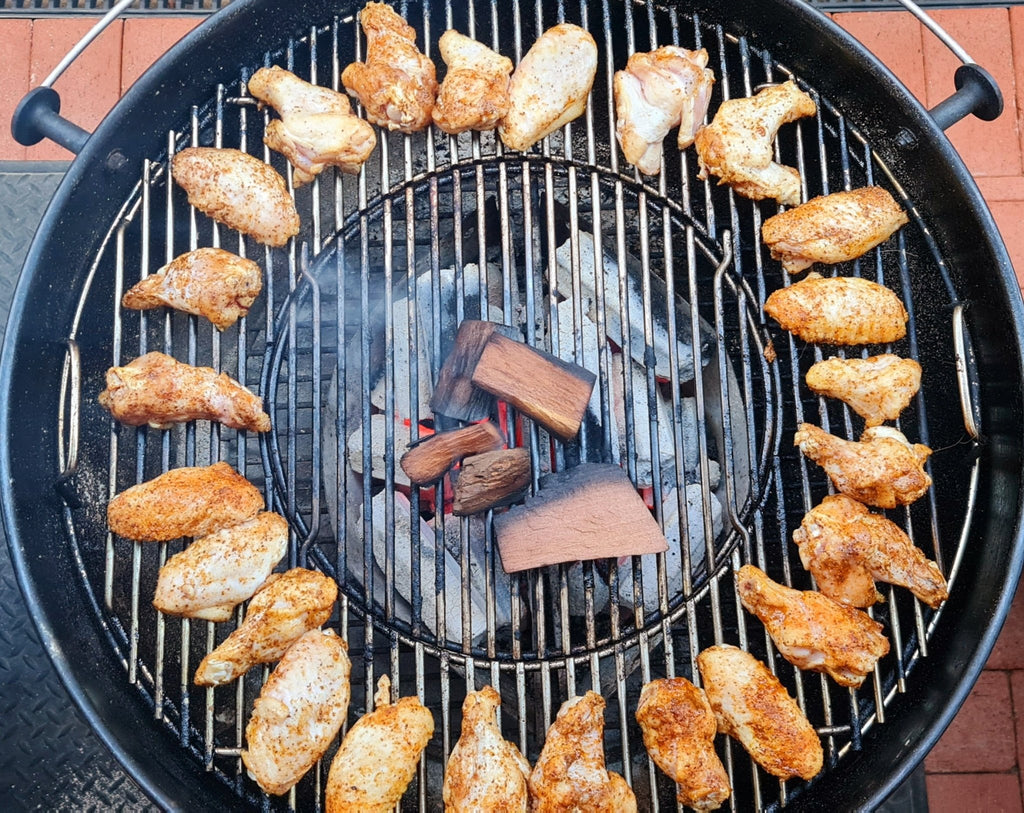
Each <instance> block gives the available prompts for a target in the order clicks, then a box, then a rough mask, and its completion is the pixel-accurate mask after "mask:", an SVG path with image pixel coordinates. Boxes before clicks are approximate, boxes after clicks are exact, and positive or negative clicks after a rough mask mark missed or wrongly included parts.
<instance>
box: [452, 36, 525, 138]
mask: <svg viewBox="0 0 1024 813" xmlns="http://www.w3.org/2000/svg"><path fill="white" fill-rule="evenodd" d="M437 47H438V48H439V49H440V51H441V58H442V59H444V61H445V63H446V64H447V65H448V73H447V74H445V77H444V81H443V82H442V83H441V89H440V90H439V91H438V94H437V102H436V103H435V105H434V124H436V125H437V126H438V127H440V128H441V129H442V130H444V131H445V132H446V133H451V134H452V135H455V134H457V133H463V132H465V131H466V130H493V129H494V128H495V127H497V126H498V122H499V121H500V120H501V119H502V118H504V117H505V114H506V113H508V108H509V104H510V102H509V95H508V84H509V74H511V73H512V60H511V59H509V58H508V57H505V56H502V55H501V54H497V53H495V52H494V51H492V50H491V49H490V48H488V47H487V46H486V45H484V44H483V43H480V42H477V41H476V40H473V39H470V38H469V37H466V36H464V35H462V34H460V33H459V32H458V31H456V30H454V29H449V30H448V31H445V32H444V33H443V34H442V35H441V39H440V40H438V43H437Z"/></svg>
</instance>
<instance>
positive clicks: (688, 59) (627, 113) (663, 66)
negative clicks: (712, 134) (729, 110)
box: [613, 45, 715, 175]
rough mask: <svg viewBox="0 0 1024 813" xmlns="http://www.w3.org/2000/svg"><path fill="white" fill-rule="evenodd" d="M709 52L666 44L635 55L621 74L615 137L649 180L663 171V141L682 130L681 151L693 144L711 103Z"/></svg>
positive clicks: (712, 76) (616, 86)
mask: <svg viewBox="0 0 1024 813" xmlns="http://www.w3.org/2000/svg"><path fill="white" fill-rule="evenodd" d="M707 65H708V52H707V50H706V49H704V48H701V49H700V50H699V51H688V50H686V49H685V48H680V47H678V46H676V45H665V46H663V47H661V48H657V49H656V50H654V51H650V52H647V53H635V54H633V55H632V56H630V58H629V61H628V62H627V63H626V69H625V70H623V71H616V73H615V78H614V79H613V87H614V90H615V112H616V116H617V118H616V121H615V135H616V137H617V138H618V140H619V145H620V146H621V147H622V154H623V155H625V156H626V160H627V161H629V163H631V164H634V165H636V168H637V169H639V170H640V171H641V172H643V173H644V174H645V175H656V174H657V173H658V172H659V171H660V170H661V153H662V141H664V139H665V136H666V135H668V131H669V130H671V129H672V128H673V127H677V126H678V127H679V138H678V142H677V143H678V145H679V149H681V150H685V149H686V148H687V147H689V146H690V145H691V144H692V143H693V138H694V135H695V133H696V130H697V128H698V127H700V126H701V124H702V123H703V121H704V115H705V114H706V113H707V110H708V102H709V101H710V100H711V86H712V85H714V83H715V74H714V71H712V70H711V69H710V68H708V67H707Z"/></svg>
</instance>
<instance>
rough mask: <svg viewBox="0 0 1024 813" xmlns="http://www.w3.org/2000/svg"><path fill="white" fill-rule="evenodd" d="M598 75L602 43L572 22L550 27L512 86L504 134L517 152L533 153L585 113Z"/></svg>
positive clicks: (500, 128) (500, 130)
mask: <svg viewBox="0 0 1024 813" xmlns="http://www.w3.org/2000/svg"><path fill="white" fill-rule="evenodd" d="M596 73H597V43H595V42H594V38H593V37H592V36H590V34H589V33H588V32H586V31H584V30H583V29H582V28H580V27H579V26H576V25H572V24H571V23H560V24H559V25H556V26H554V27H553V28H549V29H548V30H547V31H545V32H544V33H543V34H541V35H540V37H538V38H537V41H536V42H535V43H534V44H533V46H532V47H531V48H530V50H529V51H527V52H526V56H524V57H523V61H522V62H520V63H519V66H518V67H517V68H516V69H515V72H514V73H513V74H512V79H511V81H510V82H509V88H508V90H509V102H510V106H509V110H508V114H507V115H506V116H505V118H503V119H502V121H501V124H499V125H498V135H500V136H501V140H502V141H503V142H504V143H505V146H506V147H508V148H509V149H512V150H528V149H529V148H530V147H532V146H533V145H534V144H536V143H537V142H538V141H540V140H541V139H542V138H544V136H546V135H550V134H551V133H553V132H554V131H555V130H557V129H558V128H559V127H562V126H563V125H565V124H568V123H569V122H570V121H572V120H573V119H575V118H578V117H579V116H581V115H582V114H583V111H584V110H585V109H586V107H587V97H588V96H589V95H590V88H591V87H592V86H593V84H594V76H595V74H596Z"/></svg>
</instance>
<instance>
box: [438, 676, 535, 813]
mask: <svg viewBox="0 0 1024 813" xmlns="http://www.w3.org/2000/svg"><path fill="white" fill-rule="evenodd" d="M500 707H501V695H499V694H498V692H497V691H495V689H494V687H493V686H485V687H484V688H483V689H481V690H480V691H478V692H470V693H469V694H467V695H466V699H465V700H464V701H463V702H462V736H460V737H459V741H458V742H456V743H455V747H454V748H452V753H451V756H449V757H448V766H447V768H446V769H445V774H444V788H443V793H442V798H443V800H444V809H445V811H446V813H478V811H489V810H501V811H507V813H514V811H520V813H526V810H527V808H528V806H529V801H530V794H529V790H528V788H527V779H528V778H529V776H530V763H529V762H527V761H526V757H524V756H523V755H522V753H520V751H519V749H518V748H516V746H514V745H513V744H512V743H510V742H509V741H508V740H506V739H505V738H504V737H502V736H501V728H500V727H499V726H498V720H497V712H498V710H499V709H500Z"/></svg>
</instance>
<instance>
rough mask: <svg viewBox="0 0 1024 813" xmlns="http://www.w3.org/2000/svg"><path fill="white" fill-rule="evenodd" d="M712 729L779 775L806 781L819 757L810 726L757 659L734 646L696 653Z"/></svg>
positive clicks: (819, 763)
mask: <svg viewBox="0 0 1024 813" xmlns="http://www.w3.org/2000/svg"><path fill="white" fill-rule="evenodd" d="M697 666H698V668H699V669H700V675H701V678H702V679H703V680H704V691H705V692H707V696H708V701H709V702H710V703H711V708H712V709H714V711H715V717H716V718H717V719H718V730H719V731H720V732H722V733H723V734H728V735H729V736H730V737H734V738H735V739H737V740H738V741H739V743H740V744H741V745H742V746H743V747H744V748H745V749H746V750H747V753H749V754H750V756H751V757H753V758H754V761H755V762H757V764H758V765H760V766H761V767H762V768H764V769H765V770H766V771H768V773H770V774H771V775H772V776H777V777H779V778H780V779H793V778H794V777H797V776H799V777H800V778H801V779H811V778H812V777H814V776H816V775H817V774H818V772H819V771H820V770H821V766H822V764H823V763H824V759H825V755H824V752H823V751H822V748H821V741H820V740H819V739H818V734H817V732H816V731H815V730H814V727H813V726H812V725H811V724H810V722H809V721H808V720H807V717H806V716H804V713H803V712H802V711H801V710H800V707H799V706H798V705H797V704H796V701H795V700H794V699H793V698H792V697H790V695H789V692H787V691H786V688H785V687H784V686H783V685H782V684H781V683H779V679H778V678H777V677H775V675H773V674H772V673H771V672H770V671H769V670H768V667H766V666H765V665H764V664H763V663H761V661H759V660H758V659H757V658H755V657H754V656H753V655H751V654H750V653H748V652H744V651H743V650H742V649H738V648H737V647H734V646H729V645H721V646H713V647H709V648H708V649H705V650H704V651H703V652H701V653H700V655H698V656H697Z"/></svg>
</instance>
